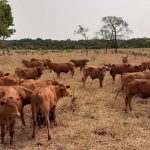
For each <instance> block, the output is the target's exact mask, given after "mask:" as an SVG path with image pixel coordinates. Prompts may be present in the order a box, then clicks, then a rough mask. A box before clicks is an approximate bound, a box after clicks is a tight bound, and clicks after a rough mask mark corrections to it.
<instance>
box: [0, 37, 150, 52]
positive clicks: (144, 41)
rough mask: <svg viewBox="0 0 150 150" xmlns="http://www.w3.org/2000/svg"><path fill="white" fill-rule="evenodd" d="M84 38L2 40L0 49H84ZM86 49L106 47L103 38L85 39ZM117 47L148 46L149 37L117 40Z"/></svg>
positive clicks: (108, 44)
mask: <svg viewBox="0 0 150 150" xmlns="http://www.w3.org/2000/svg"><path fill="white" fill-rule="evenodd" d="M85 44H86V43H85V40H77V41H75V40H70V39H67V40H60V41H58V40H51V39H46V40H43V39H40V38H38V39H21V40H3V41H2V43H1V48H2V49H14V50H15V49H20V50H21V49H31V50H47V49H53V50H55V49H58V50H65V49H66V50H69V49H72V50H73V49H85ZM87 47H88V49H104V48H106V44H105V40H103V39H90V40H87ZM107 48H114V45H113V43H112V42H111V41H108V43H107ZM118 48H150V38H133V39H128V40H118Z"/></svg>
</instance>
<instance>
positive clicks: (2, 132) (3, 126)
mask: <svg viewBox="0 0 150 150" xmlns="http://www.w3.org/2000/svg"><path fill="white" fill-rule="evenodd" d="M4 138H5V125H4V124H1V144H4Z"/></svg>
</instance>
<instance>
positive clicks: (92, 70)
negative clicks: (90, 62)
mask: <svg viewBox="0 0 150 150" xmlns="http://www.w3.org/2000/svg"><path fill="white" fill-rule="evenodd" d="M105 74H106V68H105V67H93V66H91V67H85V68H83V77H82V81H83V84H84V86H85V81H86V79H87V77H88V76H89V77H90V78H91V79H92V80H94V79H99V84H100V87H102V82H103V79H104V76H105Z"/></svg>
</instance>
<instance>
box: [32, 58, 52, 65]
mask: <svg viewBox="0 0 150 150" xmlns="http://www.w3.org/2000/svg"><path fill="white" fill-rule="evenodd" d="M30 61H32V62H34V61H42V62H43V64H44V67H48V66H49V64H51V63H52V61H51V60H50V59H37V58H31V60H30Z"/></svg>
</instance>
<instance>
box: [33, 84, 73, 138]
mask: <svg viewBox="0 0 150 150" xmlns="http://www.w3.org/2000/svg"><path fill="white" fill-rule="evenodd" d="M69 87H70V86H66V87H65V86H60V85H56V86H52V85H51V86H47V87H43V88H38V89H36V90H35V91H34V92H33V95H32V98H31V109H32V115H33V133H32V137H33V138H34V137H35V127H36V122H37V113H38V112H39V111H41V112H43V114H44V116H45V120H46V124H47V130H48V140H51V136H50V133H49V126H50V120H49V113H51V114H52V115H53V118H54V125H55V126H56V125H57V121H56V104H57V101H58V99H60V98H62V97H64V96H67V95H68V91H67V89H66V88H69Z"/></svg>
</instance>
